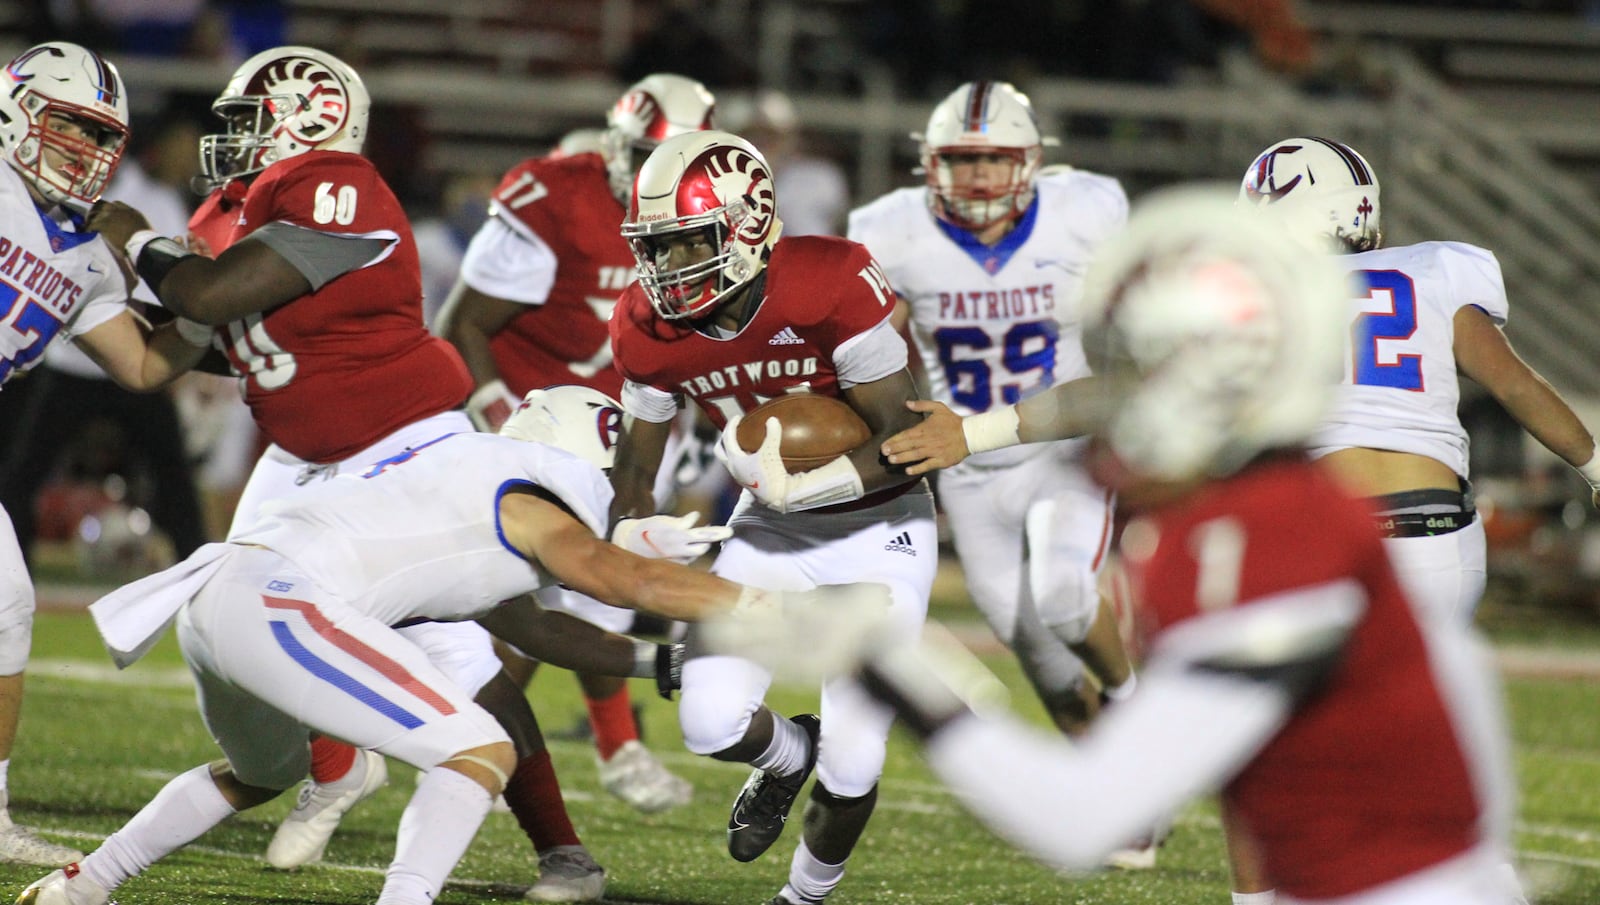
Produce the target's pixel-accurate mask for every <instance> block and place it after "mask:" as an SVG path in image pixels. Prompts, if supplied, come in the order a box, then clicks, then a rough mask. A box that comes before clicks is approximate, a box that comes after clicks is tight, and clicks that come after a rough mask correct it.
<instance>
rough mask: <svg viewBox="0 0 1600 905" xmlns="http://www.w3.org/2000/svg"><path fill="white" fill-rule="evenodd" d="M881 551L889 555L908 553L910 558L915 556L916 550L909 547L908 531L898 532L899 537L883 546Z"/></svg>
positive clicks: (909, 537) (909, 533) (909, 536)
mask: <svg viewBox="0 0 1600 905" xmlns="http://www.w3.org/2000/svg"><path fill="white" fill-rule="evenodd" d="M883 549H885V550H888V551H889V552H890V553H909V554H911V555H912V556H916V555H917V551H916V548H915V547H913V546H911V532H910V531H902V532H900V536H899V537H897V538H895V539H894V540H892V541H889V542H888V543H887V544H884V545H883Z"/></svg>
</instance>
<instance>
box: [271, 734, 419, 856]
mask: <svg viewBox="0 0 1600 905" xmlns="http://www.w3.org/2000/svg"><path fill="white" fill-rule="evenodd" d="M356 755H357V757H359V758H360V760H361V761H362V763H364V764H365V767H366V775H365V776H364V777H363V778H362V781H361V785H359V786H356V787H354V788H350V789H338V788H334V787H332V786H325V785H322V784H320V783H317V782H313V781H312V780H309V779H308V780H306V781H305V784H304V785H302V786H301V787H300V798H299V800H298V801H297V802H296V803H295V806H294V810H292V811H290V812H289V816H288V817H285V818H283V823H281V824H279V825H278V832H277V833H275V834H274V835H273V837H272V841H271V842H270V843H268V844H267V863H268V864H270V865H272V866H273V867H276V868H278V869H279V870H293V869H295V868H297V867H300V866H302V865H306V864H314V863H316V862H318V861H321V860H322V853H323V852H324V851H325V850H327V848H328V840H329V839H330V838H332V837H333V831H334V830H336V829H338V828H339V821H340V820H341V819H342V818H343V817H344V815H345V812H346V811H348V810H350V809H351V808H353V807H355V806H356V804H357V802H360V801H361V800H362V799H364V798H366V797H368V796H370V795H371V794H372V793H373V792H376V791H378V790H379V789H381V788H383V785H384V783H386V782H388V781H389V768H388V767H387V766H385V765H384V762H383V755H381V754H379V753H377V752H376V751H367V750H364V749H357V751H356Z"/></svg>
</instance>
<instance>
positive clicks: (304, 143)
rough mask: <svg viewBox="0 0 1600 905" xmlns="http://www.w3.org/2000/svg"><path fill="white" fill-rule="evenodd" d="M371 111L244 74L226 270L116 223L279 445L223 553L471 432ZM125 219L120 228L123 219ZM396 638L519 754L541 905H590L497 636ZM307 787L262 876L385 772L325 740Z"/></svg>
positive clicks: (599, 873) (340, 68)
mask: <svg viewBox="0 0 1600 905" xmlns="http://www.w3.org/2000/svg"><path fill="white" fill-rule="evenodd" d="M370 106H371V101H370V98H369V96H368V93H367V90H366V87H365V85H364V84H363V83H362V81H361V78H360V76H359V75H358V74H357V73H356V72H355V71H354V70H353V69H351V68H350V67H349V66H348V65H346V64H345V63H344V62H343V61H341V60H339V59H338V58H337V57H334V56H332V55H331V54H328V53H326V52H324V51H322V50H318V49H316V48H311V47H295V46H289V47H277V48H272V49H270V50H265V51H262V52H261V53H259V54H257V55H255V56H254V57H251V58H250V59H248V60H246V61H245V62H244V63H242V64H241V65H240V66H239V68H238V69H237V70H236V71H235V72H234V74H233V76H232V78H231V79H230V80H229V83H228V84H227V86H226V87H225V88H224V89H223V91H222V93H221V94H220V95H219V96H218V98H217V99H216V101H215V102H214V103H213V105H212V108H213V110H214V111H215V112H216V113H217V114H218V115H219V116H220V117H221V118H222V120H223V121H224V123H225V124H226V130H225V131H224V132H222V133H220V134H215V135H209V136H206V137H204V138H203V139H202V140H201V162H202V169H203V171H204V173H205V176H206V177H207V179H208V180H209V182H210V184H211V185H212V186H213V187H214V188H213V192H212V195H211V197H210V198H208V199H207V201H206V203H205V204H203V205H202V206H201V208H200V210H199V211H197V212H196V214H195V218H194V220H192V221H191V231H192V232H193V233H194V234H195V235H196V236H198V237H200V240H201V241H200V242H198V243H195V244H196V245H197V246H202V245H203V246H204V247H205V248H207V249H209V250H210V251H211V252H212V253H214V254H215V255H216V257H215V259H212V258H208V257H203V256H201V255H198V254H189V253H187V251H186V250H185V249H183V248H181V247H178V246H177V245H176V244H175V243H173V242H172V241H170V240H167V239H163V238H161V237H159V236H157V235H156V234H155V233H154V232H152V231H150V230H149V229H148V228H147V227H146V224H145V223H144V222H143V220H142V218H138V217H136V216H134V215H132V214H131V213H128V212H121V211H118V210H117V208H118V206H117V205H108V207H110V208H112V210H111V211H108V217H107V222H108V225H107V227H106V229H107V230H108V234H107V235H108V240H110V241H112V242H119V241H120V242H122V243H124V246H125V251H126V253H127V258H128V261H129V262H130V263H133V264H134V265H135V266H137V268H138V270H139V272H140V274H141V275H142V276H144V277H145V279H146V282H147V283H148V284H149V285H150V286H151V287H152V288H153V290H154V291H155V292H156V295H157V297H158V298H159V299H161V301H162V303H163V304H166V305H169V306H171V307H173V308H175V309H177V310H180V311H183V312H186V313H187V314H189V315H191V316H193V317H194V318H196V319H197V320H201V321H203V322H205V323H207V324H211V325H213V326H214V327H215V328H216V333H215V335H216V345H217V347H218V348H219V349H220V350H221V351H222V352H223V353H224V354H225V355H226V356H227V358H228V360H229V362H230V363H231V366H232V369H233V371H234V372H235V373H236V374H237V375H239V377H240V380H241V383H242V384H243V390H244V397H245V402H246V403H247V404H248V405H249V407H250V410H251V414H252V415H253V416H254V418H255V422H256V425H257V427H258V428H260V430H261V432H262V433H263V434H264V435H265V436H266V437H267V438H268V439H269V440H271V441H272V445H271V446H270V447H269V448H268V449H267V451H266V452H265V453H263V454H262V456H261V458H260V460H259V461H258V462H257V463H256V466H255V468H254V470H253V471H252V473H251V476H250V479H249V481H248V482H247V484H246V486H245V489H244V492H243V494H242V496H241V498H240V500H239V504H238V507H237V510H236V512H235V516H234V521H233V525H232V526H231V527H230V529H229V533H228V536H229V537H236V536H238V535H239V534H240V532H242V531H245V530H248V529H250V528H251V527H252V526H253V525H254V523H255V521H256V519H257V518H259V517H260V515H261V513H262V509H263V506H264V505H265V504H267V503H268V502H274V503H276V502H277V501H281V500H284V499H290V498H293V497H294V495H296V494H297V493H300V492H304V491H305V490H306V489H307V488H309V487H311V486H313V485H314V484H316V483H317V482H319V481H323V480H327V479H329V478H331V477H333V476H334V475H336V474H337V473H339V471H340V470H341V469H343V468H351V467H362V466H365V465H367V464H368V463H371V462H373V461H376V460H379V459H386V458H388V457H390V456H394V455H398V454H400V453H401V452H403V451H404V450H406V449H408V448H410V447H413V446H415V445H417V444H419V443H423V442H426V441H427V440H430V439H432V438H434V437H437V436H439V435H441V434H444V433H448V432H451V431H465V430H471V429H472V425H471V422H470V421H468V420H467V418H466V416H465V415H464V414H463V413H462V412H461V411H460V408H459V407H460V405H461V403H462V402H463V400H465V399H466V398H467V395H468V394H469V393H470V392H471V390H472V382H471V378H470V376H469V375H468V373H467V369H466V367H465V366H464V365H463V363H462V361H461V357H460V355H458V354H457V353H456V351H455V349H454V348H452V347H451V346H450V344H449V343H447V342H445V341H444V340H442V339H439V338H437V337H434V336H432V335H430V334H429V333H428V331H427V328H426V327H425V326H424V324H423V320H422V289H421V273H420V269H419V265H418V260H417V251H416V244H415V242H414V241H413V239H412V235H411V229H410V225H409V223H408V221H407V219H406V216H405V213H404V211H403V210H402V209H401V207H400V203H399V201H398V200H397V199H396V198H395V196H394V193H393V192H392V191H390V189H389V187H388V186H387V185H386V184H385V183H384V181H383V179H382V178H381V176H380V175H379V174H378V172H377V170H376V169H375V168H374V167H373V165H372V164H371V163H370V162H369V161H368V160H367V159H366V158H365V157H363V156H362V155H361V153H360V152H361V149H362V147H363V145H364V143H365V140H366V137H367V128H368V122H367V120H368V110H369V108H370ZM113 214H114V215H115V216H112V215H113ZM399 631H400V633H401V634H402V635H403V636H405V637H406V638H408V639H409V640H411V641H413V642H414V643H415V644H417V645H418V646H419V647H421V648H422V649H423V650H424V651H426V652H428V654H429V656H430V658H431V659H432V661H433V662H434V663H435V664H437V665H438V666H439V667H440V668H442V669H444V670H445V672H446V673H447V674H448V675H450V676H451V678H452V679H453V681H454V682H455V683H456V684H457V685H458V686H459V687H461V688H464V689H466V690H468V691H469V692H474V693H476V692H479V691H482V692H483V694H484V695H485V697H484V699H483V703H484V704H485V706H488V707H490V709H491V710H492V712H494V713H495V714H496V715H497V716H500V717H502V718H504V719H505V720H507V722H508V723H515V724H516V728H515V729H514V731H513V735H514V736H515V737H516V738H517V739H518V740H519V741H527V742H528V745H529V746H528V747H527V748H525V749H524V750H521V751H519V752H518V753H519V760H518V763H517V766H516V769H515V770H514V771H512V775H511V776H510V782H509V783H508V785H507V795H506V799H507V802H508V803H510V804H511V806H512V808H513V810H514V812H516V813H517V814H518V816H519V819H521V820H522V822H523V823H524V826H525V827H526V828H527V829H528V832H529V837H530V840H531V841H532V842H533V843H534V846H535V848H536V849H537V850H538V851H539V856H540V879H539V882H538V884H537V885H536V886H535V887H534V891H533V893H532V895H533V896H534V897H535V898H548V899H554V900H556V901H583V900H587V899H594V898H598V897H599V896H600V895H601V893H602V891H603V889H604V884H605V872H604V870H603V869H602V868H601V867H600V865H598V864H596V863H595V862H594V860H593V858H591V857H590V856H589V853H588V852H587V850H585V849H584V848H583V846H582V844H581V842H580V841H579V839H578V836H577V833H576V832H575V831H574V830H573V828H572V825H571V822H570V821H569V820H568V819H567V815H566V812H565V809H564V807H563V806H562V805H561V804H560V802H561V793H560V787H559V784H558V782H557V780H556V776H555V771H554V768H553V767H552V766H551V764H550V759H549V752H548V751H546V750H545V749H544V745H543V741H542V739H541V737H540V735H539V732H538V728H537V724H536V722H535V721H534V719H533V714H532V711H531V710H529V709H528V707H527V706H526V699H525V698H524V697H522V696H521V695H520V694H518V693H515V692H513V691H510V690H508V689H506V688H505V687H504V684H506V683H503V682H501V681H500V680H499V679H498V678H497V677H498V674H499V671H500V670H499V663H498V661H497V660H496V659H495V657H494V654H493V649H492V646H491V643H490V639H489V636H488V634H487V633H486V632H484V631H483V629H482V628H481V627H479V626H477V625H475V624H472V623H470V622H461V623H431V622H425V623H421V624H417V625H412V626H407V627H404V628H401V629H400V630H399ZM312 753H313V756H312V769H311V777H312V782H311V783H309V784H308V785H307V787H306V789H304V790H303V792H302V794H301V796H300V798H299V800H298V802H297V805H296V807H295V808H294V809H293V810H292V811H291V812H290V814H289V816H288V818H286V819H285V821H284V823H283V824H282V825H281V826H280V827H279V830H278V832H277V834H276V835H274V837H273V839H272V842H271V843H270V844H269V846H268V848H267V860H268V862H269V863H270V864H272V865H273V866H275V867H280V868H293V867H297V866H299V865H302V864H306V863H310V862H313V861H316V860H318V859H320V858H321V857H322V855H323V852H324V850H325V848H326V846H327V842H328V839H329V837H330V836H331V835H332V834H333V832H334V830H335V829H336V828H337V826H338V823H339V819H340V817H341V816H342V815H343V814H344V813H345V812H346V811H347V810H349V808H351V807H352V806H354V805H355V804H356V803H357V802H359V801H360V800H361V799H362V798H364V797H366V796H368V795H371V794H372V793H373V792H375V791H376V790H377V789H378V788H379V787H380V786H381V785H382V784H383V783H384V781H385V779H386V770H385V767H384V761H383V758H382V757H381V756H379V755H377V754H376V753H374V752H370V751H365V752H357V751H356V750H355V749H353V748H352V747H350V746H349V745H345V744H343V743H341V742H334V741H332V740H331V739H327V738H322V737H319V738H318V739H317V740H316V741H315V742H314V743H313V752H312Z"/></svg>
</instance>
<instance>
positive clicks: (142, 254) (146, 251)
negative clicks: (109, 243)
mask: <svg viewBox="0 0 1600 905" xmlns="http://www.w3.org/2000/svg"><path fill="white" fill-rule="evenodd" d="M140 232H144V230H141V231H140ZM134 236H135V238H138V237H139V233H135V234H134ZM128 245H129V246H130V247H131V246H132V245H133V240H132V239H130V240H128ZM197 257H199V255H196V254H191V253H190V252H189V251H188V250H187V249H185V248H184V247H183V246H182V245H179V244H178V243H176V242H174V241H172V240H171V239H168V238H166V237H165V236H156V237H154V238H147V239H144V240H143V244H142V245H140V247H139V257H137V258H129V259H128V260H130V261H133V269H134V270H135V271H137V272H138V274H139V277H140V279H143V280H144V282H145V285H147V286H149V287H150V290H151V291H152V292H154V293H155V294H156V298H158V299H160V300H161V303H162V304H163V305H164V306H166V308H167V310H168V311H171V312H172V313H173V314H177V315H180V316H181V315H182V314H183V312H181V311H178V310H176V309H174V308H173V306H172V304H171V300H169V299H168V298H167V297H166V296H164V295H162V294H161V283H162V281H163V280H165V279H166V278H167V274H169V273H171V272H172V268H174V267H176V266H178V265H179V264H180V263H182V262H183V260H184V259H185V258H197Z"/></svg>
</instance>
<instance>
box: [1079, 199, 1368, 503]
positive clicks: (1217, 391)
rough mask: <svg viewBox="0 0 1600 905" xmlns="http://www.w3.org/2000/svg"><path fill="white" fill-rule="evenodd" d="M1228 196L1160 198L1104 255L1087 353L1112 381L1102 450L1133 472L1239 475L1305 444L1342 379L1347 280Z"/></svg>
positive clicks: (1091, 289) (1087, 298)
mask: <svg viewBox="0 0 1600 905" xmlns="http://www.w3.org/2000/svg"><path fill="white" fill-rule="evenodd" d="M1333 262H1334V258H1333V257H1332V256H1330V255H1327V254H1318V253H1315V252H1312V251H1310V250H1309V249H1307V248H1306V247H1305V246H1303V245H1302V244H1300V243H1298V242H1295V241H1293V240H1292V239H1289V238H1287V237H1286V236H1284V235H1283V231H1282V230H1281V229H1279V228H1278V227H1277V226H1276V225H1275V224H1273V223H1272V222H1270V221H1269V220H1267V219H1266V218H1263V217H1259V216H1254V215H1252V214H1251V213H1250V212H1248V211H1245V210H1241V209H1239V208H1238V207H1237V206H1236V205H1234V204H1232V203H1230V200H1229V198H1228V197H1227V192H1226V191H1216V190H1212V189H1193V188H1190V189H1181V190H1169V191H1166V192H1159V193H1157V194H1156V195H1153V196H1151V197H1150V198H1149V200H1147V201H1146V202H1145V203H1143V204H1142V205H1140V206H1139V207H1138V208H1136V209H1135V211H1134V215H1133V216H1132V217H1131V218H1130V219H1129V222H1128V228H1127V229H1126V230H1125V231H1124V232H1123V233H1122V234H1121V235H1120V236H1118V237H1116V238H1114V239H1111V240H1109V241H1108V242H1107V243H1106V244H1105V245H1104V246H1103V248H1102V250H1101V251H1100V252H1099V253H1098V256H1097V257H1096V259H1095V262H1094V264H1093V265H1091V267H1090V270H1089V275H1088V276H1087V277H1086V279H1085V286H1084V300H1083V304H1084V316H1085V326H1086V332H1085V336H1084V351H1085V353H1087V354H1088V355H1089V357H1090V360H1091V363H1092V364H1093V365H1094V366H1095V371H1096V373H1097V374H1100V375H1103V377H1104V379H1105V380H1106V382H1107V386H1108V387H1109V388H1110V389H1109V390H1108V397H1109V398H1108V399H1107V400H1106V412H1107V413H1108V416H1107V422H1106V425H1105V427H1104V429H1103V430H1102V432H1101V439H1102V441H1103V442H1104V443H1105V444H1106V445H1107V446H1108V447H1109V449H1110V451H1111V452H1112V453H1113V454H1114V456H1115V458H1116V459H1117V460H1118V461H1119V462H1120V463H1121V465H1122V466H1124V467H1125V468H1127V469H1128V470H1129V471H1131V472H1132V473H1134V474H1135V475H1138V476H1141V477H1144V478H1154V479H1158V480H1172V481H1181V480H1189V479H1194V478H1204V477H1215V476H1220V475H1224V474H1228V473H1231V472H1233V471H1235V470H1237V469H1238V468H1240V467H1241V466H1243V465H1244V464H1245V463H1246V462H1248V461H1249V460H1250V459H1251V458H1253V457H1255V456H1256V455H1258V454H1259V453H1261V452H1263V451H1265V450H1268V449H1272V448H1275V447H1281V446H1287V445H1292V444H1294V443H1297V442H1299V441H1301V440H1303V439H1304V438H1305V437H1307V436H1309V435H1310V433H1311V431H1312V430H1313V429H1314V428H1315V427H1316V426H1317V424H1318V422H1319V421H1320V420H1321V418H1322V416H1323V413H1324V411H1325V409H1326V406H1327V404H1328V400H1329V398H1330V396H1331V394H1332V391H1333V387H1334V385H1335V384H1336V383H1337V382H1338V379H1339V360H1340V357H1341V355H1342V351H1343V339H1342V336H1343V326H1344V321H1345V318H1346V315H1345V311H1346V304H1345V297H1346V295H1347V291H1346V287H1345V280H1344V277H1343V275H1342V274H1341V272H1340V271H1339V270H1338V269H1337V268H1336V267H1335V265H1334V263H1333Z"/></svg>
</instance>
